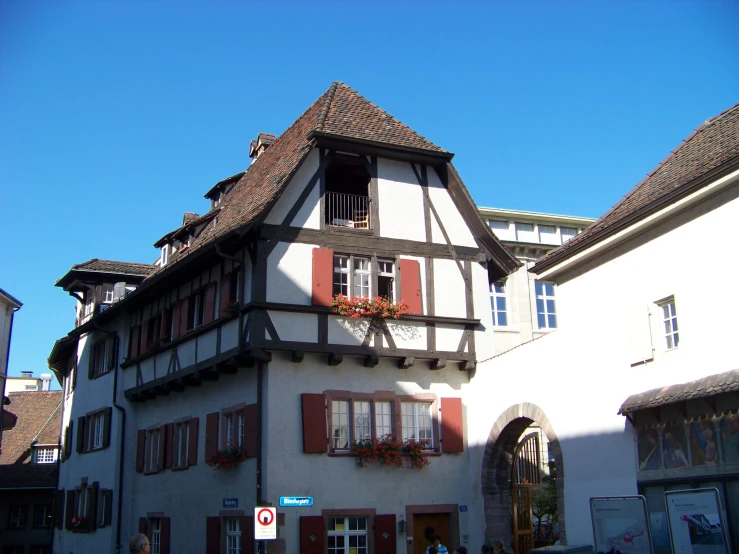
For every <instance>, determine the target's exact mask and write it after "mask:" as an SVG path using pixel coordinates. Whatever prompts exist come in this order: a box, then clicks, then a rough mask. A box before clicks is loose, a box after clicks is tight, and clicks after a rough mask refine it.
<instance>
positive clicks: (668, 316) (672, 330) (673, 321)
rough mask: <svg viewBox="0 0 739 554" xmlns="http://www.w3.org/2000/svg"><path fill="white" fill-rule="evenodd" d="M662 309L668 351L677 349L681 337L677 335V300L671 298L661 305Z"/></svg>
mask: <svg viewBox="0 0 739 554" xmlns="http://www.w3.org/2000/svg"><path fill="white" fill-rule="evenodd" d="M659 307H660V308H662V322H663V323H664V326H665V342H666V347H667V350H671V349H673V348H677V343H678V342H679V340H680V337H679V336H678V333H677V311H676V310H675V299H674V298H670V299H669V300H667V301H666V302H663V303H660V304H659Z"/></svg>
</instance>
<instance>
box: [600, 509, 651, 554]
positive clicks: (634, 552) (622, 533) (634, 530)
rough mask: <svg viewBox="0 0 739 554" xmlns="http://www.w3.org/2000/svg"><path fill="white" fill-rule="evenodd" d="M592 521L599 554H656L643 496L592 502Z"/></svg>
mask: <svg viewBox="0 0 739 554" xmlns="http://www.w3.org/2000/svg"><path fill="white" fill-rule="evenodd" d="M590 517H591V518H592V521H593V536H594V537H595V551H596V552H597V553H598V554H615V553H616V552H620V553H621V554H653V552H652V536H651V531H650V529H649V517H648V516H647V500H646V498H644V497H643V496H608V497H596V498H591V499H590Z"/></svg>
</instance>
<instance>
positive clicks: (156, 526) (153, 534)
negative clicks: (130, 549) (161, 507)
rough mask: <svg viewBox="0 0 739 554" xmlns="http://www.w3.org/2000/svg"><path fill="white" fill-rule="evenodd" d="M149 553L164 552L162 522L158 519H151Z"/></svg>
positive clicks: (157, 553)
mask: <svg viewBox="0 0 739 554" xmlns="http://www.w3.org/2000/svg"><path fill="white" fill-rule="evenodd" d="M149 535H150V536H149V545H150V547H149V552H150V554H160V553H161V551H162V520H161V519H159V518H158V517H151V518H149Z"/></svg>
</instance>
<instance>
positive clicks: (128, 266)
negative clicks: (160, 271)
mask: <svg viewBox="0 0 739 554" xmlns="http://www.w3.org/2000/svg"><path fill="white" fill-rule="evenodd" d="M156 268H157V266H155V265H154V264H140V263H135V262H115V261H112V260H99V259H98V258H93V259H92V260H88V261H86V262H84V263H81V264H75V265H73V266H72V271H74V270H77V271H100V272H104V273H121V274H125V275H142V276H146V275H149V274H150V273H152V272H153V271H154V270H156Z"/></svg>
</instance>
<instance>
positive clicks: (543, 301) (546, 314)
mask: <svg viewBox="0 0 739 554" xmlns="http://www.w3.org/2000/svg"><path fill="white" fill-rule="evenodd" d="M547 285H549V286H551V287H552V294H551V295H550V294H548V293H547ZM539 286H541V292H540V291H539ZM534 295H535V296H536V302H535V303H534V306H535V309H536V326H537V328H538V329H542V330H548V329H556V328H557V299H556V296H557V295H556V292H555V288H554V283H548V282H546V281H534ZM539 300H541V306H542V308H543V311H541V310H539ZM548 301H551V302H553V304H552V305H553V307H554V309H553V310H551V311H550V310H549V305H548V304H547V302H548ZM539 315H543V316H544V326H543V327H542V325H541V324H540V323H541V322H540V321H539ZM551 316H553V317H554V325H550V322H549V318H550V317H551Z"/></svg>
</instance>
